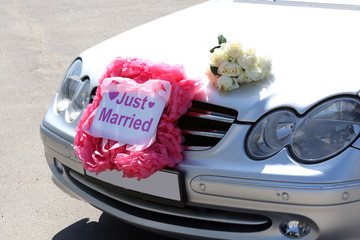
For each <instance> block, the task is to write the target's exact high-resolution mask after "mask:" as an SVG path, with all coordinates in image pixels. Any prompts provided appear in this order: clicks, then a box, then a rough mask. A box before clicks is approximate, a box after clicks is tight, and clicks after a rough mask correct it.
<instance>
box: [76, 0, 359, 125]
mask: <svg viewBox="0 0 360 240" xmlns="http://www.w3.org/2000/svg"><path fill="white" fill-rule="evenodd" d="M254 2H255V3H244V2H233V1H229V0H225V1H210V2H207V3H204V4H201V5H198V6H195V7H192V8H190V9H187V10H184V11H180V12H177V13H175V14H172V15H169V16H167V17H164V18H161V19H158V20H156V21H153V22H151V23H148V24H145V25H142V26H140V27H137V28H135V29H132V30H130V31H128V32H125V33H122V34H120V35H118V36H116V37H114V38H111V39H109V40H107V41H105V42H103V43H101V44H98V45H97V46H95V47H93V48H91V49H88V50H87V51H85V52H84V53H82V54H81V55H80V57H81V58H82V59H83V63H84V66H83V74H84V75H88V76H90V78H91V79H92V84H93V85H96V84H97V79H98V78H99V77H100V75H101V73H102V72H103V71H104V69H105V68H106V66H107V65H108V64H109V62H110V61H111V60H112V59H114V58H115V57H118V56H120V57H124V58H126V57H138V58H143V59H149V60H151V61H153V62H165V63H169V64H180V65H183V66H184V68H185V71H186V73H187V75H188V77H189V78H197V79H201V80H202V81H203V83H204V91H203V93H202V94H199V95H197V96H196V99H198V100H202V101H208V102H210V103H213V104H217V105H221V106H226V107H230V108H233V109H236V110H237V111H238V113H239V115H238V120H239V121H249V122H253V121H256V120H257V119H258V118H259V117H261V116H262V115H263V114H264V113H266V112H268V111H270V110H272V109H275V108H279V107H291V108H293V109H294V110H295V111H297V112H298V113H299V114H302V113H304V112H305V111H307V110H308V109H309V108H311V107H312V106H314V104H316V103H318V102H320V101H322V100H324V99H326V98H329V97H332V96H337V95H342V94H351V95H356V94H358V91H359V90H360V86H359V82H360V81H359V80H360V79H359V69H360V68H359V66H360V60H359V56H360V44H359V43H360V35H359V34H358V33H357V30H356V29H357V25H358V23H359V22H360V14H359V11H356V10H344V9H331V8H325V7H316V8H315V7H304V6H300V7H299V6H289V5H281V4H279V3H277V2H267V3H266V4H260V3H258V2H257V1H254ZM290 5H291V4H290ZM219 34H223V35H224V36H225V37H226V38H227V39H228V40H230V41H231V40H239V41H240V42H241V43H242V45H243V46H244V47H245V48H247V47H249V48H250V47H253V48H255V49H256V51H257V55H258V56H262V55H263V56H270V57H271V58H272V62H273V68H272V75H271V76H270V77H269V78H267V79H265V80H263V81H259V82H256V83H250V84H243V85H241V86H240V88H239V89H236V90H233V91H231V92H223V91H218V90H217V89H216V88H215V87H214V86H212V85H211V84H210V83H209V81H208V79H207V77H206V75H205V72H206V69H208V58H209V50H210V49H211V48H212V47H213V46H216V45H217V36H218V35H219Z"/></svg>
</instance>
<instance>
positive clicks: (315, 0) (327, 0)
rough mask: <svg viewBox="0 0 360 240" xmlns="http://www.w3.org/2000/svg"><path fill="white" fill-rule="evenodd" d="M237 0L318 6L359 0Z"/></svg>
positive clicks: (359, 2) (350, 3)
mask: <svg viewBox="0 0 360 240" xmlns="http://www.w3.org/2000/svg"><path fill="white" fill-rule="evenodd" d="M235 1H237V2H255V3H256V2H258V3H259V2H260V3H270V2H274V3H279V4H286V5H289V4H290V5H292V4H294V5H304V4H306V5H309V6H319V5H328V6H339V5H341V6H354V7H358V6H360V0H235Z"/></svg>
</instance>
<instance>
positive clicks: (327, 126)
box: [247, 97, 360, 163]
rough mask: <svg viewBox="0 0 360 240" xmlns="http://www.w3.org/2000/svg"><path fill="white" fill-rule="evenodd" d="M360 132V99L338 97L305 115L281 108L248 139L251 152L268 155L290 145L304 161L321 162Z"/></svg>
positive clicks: (345, 145) (259, 157)
mask: <svg viewBox="0 0 360 240" xmlns="http://www.w3.org/2000/svg"><path fill="white" fill-rule="evenodd" d="M359 133H360V101H359V100H358V99H355V98H350V97H348V98H347V97H346V98H338V99H333V100H330V101H328V102H325V103H323V104H321V105H320V106H318V107H316V108H315V109H313V110H312V111H310V112H309V113H308V114H306V115H305V116H303V117H297V116H295V115H294V114H293V113H292V112H290V111H278V112H275V113H272V114H270V115H268V116H266V117H265V118H263V119H262V120H261V121H260V122H259V123H258V124H256V125H255V127H254V128H253V130H252V131H251V132H250V134H249V137H248V140H247V149H248V151H249V154H250V155H251V156H252V157H254V158H256V159H265V158H268V157H270V156H272V155H274V154H275V153H277V152H278V151H280V150H281V149H283V148H284V147H286V146H289V150H290V151H291V153H292V154H293V155H294V156H295V157H296V159H298V160H300V161H304V162H310V163H311V162H319V161H323V160H325V159H327V158H329V157H332V156H334V155H336V154H338V153H339V152H341V151H343V150H344V149H345V148H347V147H348V146H349V145H350V144H351V143H352V142H353V141H354V140H355V139H356V138H357V136H358V135H359Z"/></svg>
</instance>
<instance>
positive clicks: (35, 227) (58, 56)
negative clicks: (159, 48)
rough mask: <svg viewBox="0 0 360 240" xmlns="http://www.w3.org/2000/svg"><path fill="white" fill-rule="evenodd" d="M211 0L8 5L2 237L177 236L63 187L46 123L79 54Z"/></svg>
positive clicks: (3, 41)
mask: <svg viewBox="0 0 360 240" xmlns="http://www.w3.org/2000/svg"><path fill="white" fill-rule="evenodd" d="M204 1H205V0H183V1H180V0H160V1H145V0H103V1H96V0H80V1H72V0H47V1H45V0H0V3H1V8H0V73H1V74H0V89H1V90H0V91H1V92H0V93H1V94H0V124H1V125H0V133H1V137H0V239H4V240H7V239H11V240H16V239H21V240H23V239H40V240H42V239H53V240H64V239H90V240H91V239H110V240H111V239H118V240H129V239H130V240H132V239H136V240H142V239H150V240H151V239H157V240H169V239H171V238H168V237H164V236H160V235H157V234H154V233H150V232H147V231H145V230H141V229H138V228H135V227H133V226H130V225H128V224H125V223H123V222H121V221H119V220H117V219H115V218H113V217H111V216H109V215H107V214H104V213H102V212H101V211H99V210H97V209H95V208H94V207H92V206H90V205H89V204H87V203H85V202H83V201H79V200H77V199H74V198H71V197H70V196H68V195H67V194H65V193H64V192H62V191H61V190H60V189H58V188H57V187H56V186H55V185H54V184H53V183H52V181H51V172H50V170H49V168H48V166H47V164H46V161H45V157H44V151H43V145H42V142H41V140H40V134H39V124H40V122H41V120H42V117H43V115H44V113H45V111H46V109H47V107H48V106H49V103H50V101H51V99H52V97H53V96H54V93H55V92H56V91H57V88H58V86H59V84H60V82H61V80H62V77H63V75H64V73H65V71H66V69H67V67H68V66H69V64H70V63H71V61H72V60H73V59H74V58H75V57H76V56H77V55H78V54H79V53H81V52H82V51H84V50H85V49H87V48H89V47H91V46H93V45H95V44H97V43H99V42H101V41H103V40H106V39H108V38H110V37H112V36H115V35H117V34H119V33H121V32H124V31H126V30H128V29H131V28H133V27H135V26H138V25H141V24H143V23H146V22H148V21H151V20H153V19H156V18H159V17H162V16H165V15H167V14H170V13H172V12H175V11H177V10H180V9H184V8H186V7H189V6H192V5H195V4H197V3H201V2H204Z"/></svg>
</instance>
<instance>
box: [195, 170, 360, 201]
mask: <svg viewBox="0 0 360 240" xmlns="http://www.w3.org/2000/svg"><path fill="white" fill-rule="evenodd" d="M191 189H192V190H193V191H195V192H196V193H200V194H205V195H213V196H220V197H229V198H235V199H248V200H253V201H265V202H274V203H283V204H299V205H309V206H325V205H337V204H344V203H349V202H354V201H359V200H360V180H357V181H351V182H339V183H323V184H309V183H293V182H274V181H263V180H252V179H242V178H232V177H222V176H205V175H203V176H197V177H194V178H193V179H192V180H191Z"/></svg>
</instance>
